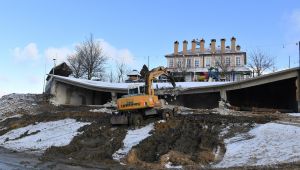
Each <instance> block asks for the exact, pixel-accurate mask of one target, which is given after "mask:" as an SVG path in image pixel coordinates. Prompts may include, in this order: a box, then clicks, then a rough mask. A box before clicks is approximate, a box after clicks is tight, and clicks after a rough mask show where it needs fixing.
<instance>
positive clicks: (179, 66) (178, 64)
mask: <svg viewBox="0 0 300 170" xmlns="http://www.w3.org/2000/svg"><path fill="white" fill-rule="evenodd" d="M181 65H182V61H181V60H178V61H177V67H178V68H181Z"/></svg>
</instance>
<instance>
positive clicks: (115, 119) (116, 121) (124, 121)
mask: <svg viewBox="0 0 300 170" xmlns="http://www.w3.org/2000/svg"><path fill="white" fill-rule="evenodd" d="M110 123H111V124H112V125H128V116H126V115H113V116H112V117H111V118H110Z"/></svg>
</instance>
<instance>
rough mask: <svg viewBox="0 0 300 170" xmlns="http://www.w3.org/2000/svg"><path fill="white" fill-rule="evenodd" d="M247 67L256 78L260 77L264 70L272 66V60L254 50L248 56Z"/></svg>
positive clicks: (261, 52)
mask: <svg viewBox="0 0 300 170" xmlns="http://www.w3.org/2000/svg"><path fill="white" fill-rule="evenodd" d="M249 60H250V62H249V67H250V68H251V69H252V70H253V71H254V72H255V73H256V75H257V76H260V75H262V73H263V72H264V71H265V70H266V69H270V68H272V67H273V66H274V59H273V58H271V57H269V56H268V55H267V54H265V53H264V52H263V51H261V50H259V49H258V50H254V51H253V52H252V53H251V54H250V58H249Z"/></svg>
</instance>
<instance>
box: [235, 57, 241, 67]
mask: <svg viewBox="0 0 300 170" xmlns="http://www.w3.org/2000/svg"><path fill="white" fill-rule="evenodd" d="M235 60H236V62H235V63H236V66H241V58H240V57H236V59H235Z"/></svg>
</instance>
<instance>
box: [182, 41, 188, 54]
mask: <svg viewBox="0 0 300 170" xmlns="http://www.w3.org/2000/svg"><path fill="white" fill-rule="evenodd" d="M187 44H188V42H187V40H184V41H183V49H182V53H183V55H186V54H187Z"/></svg>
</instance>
